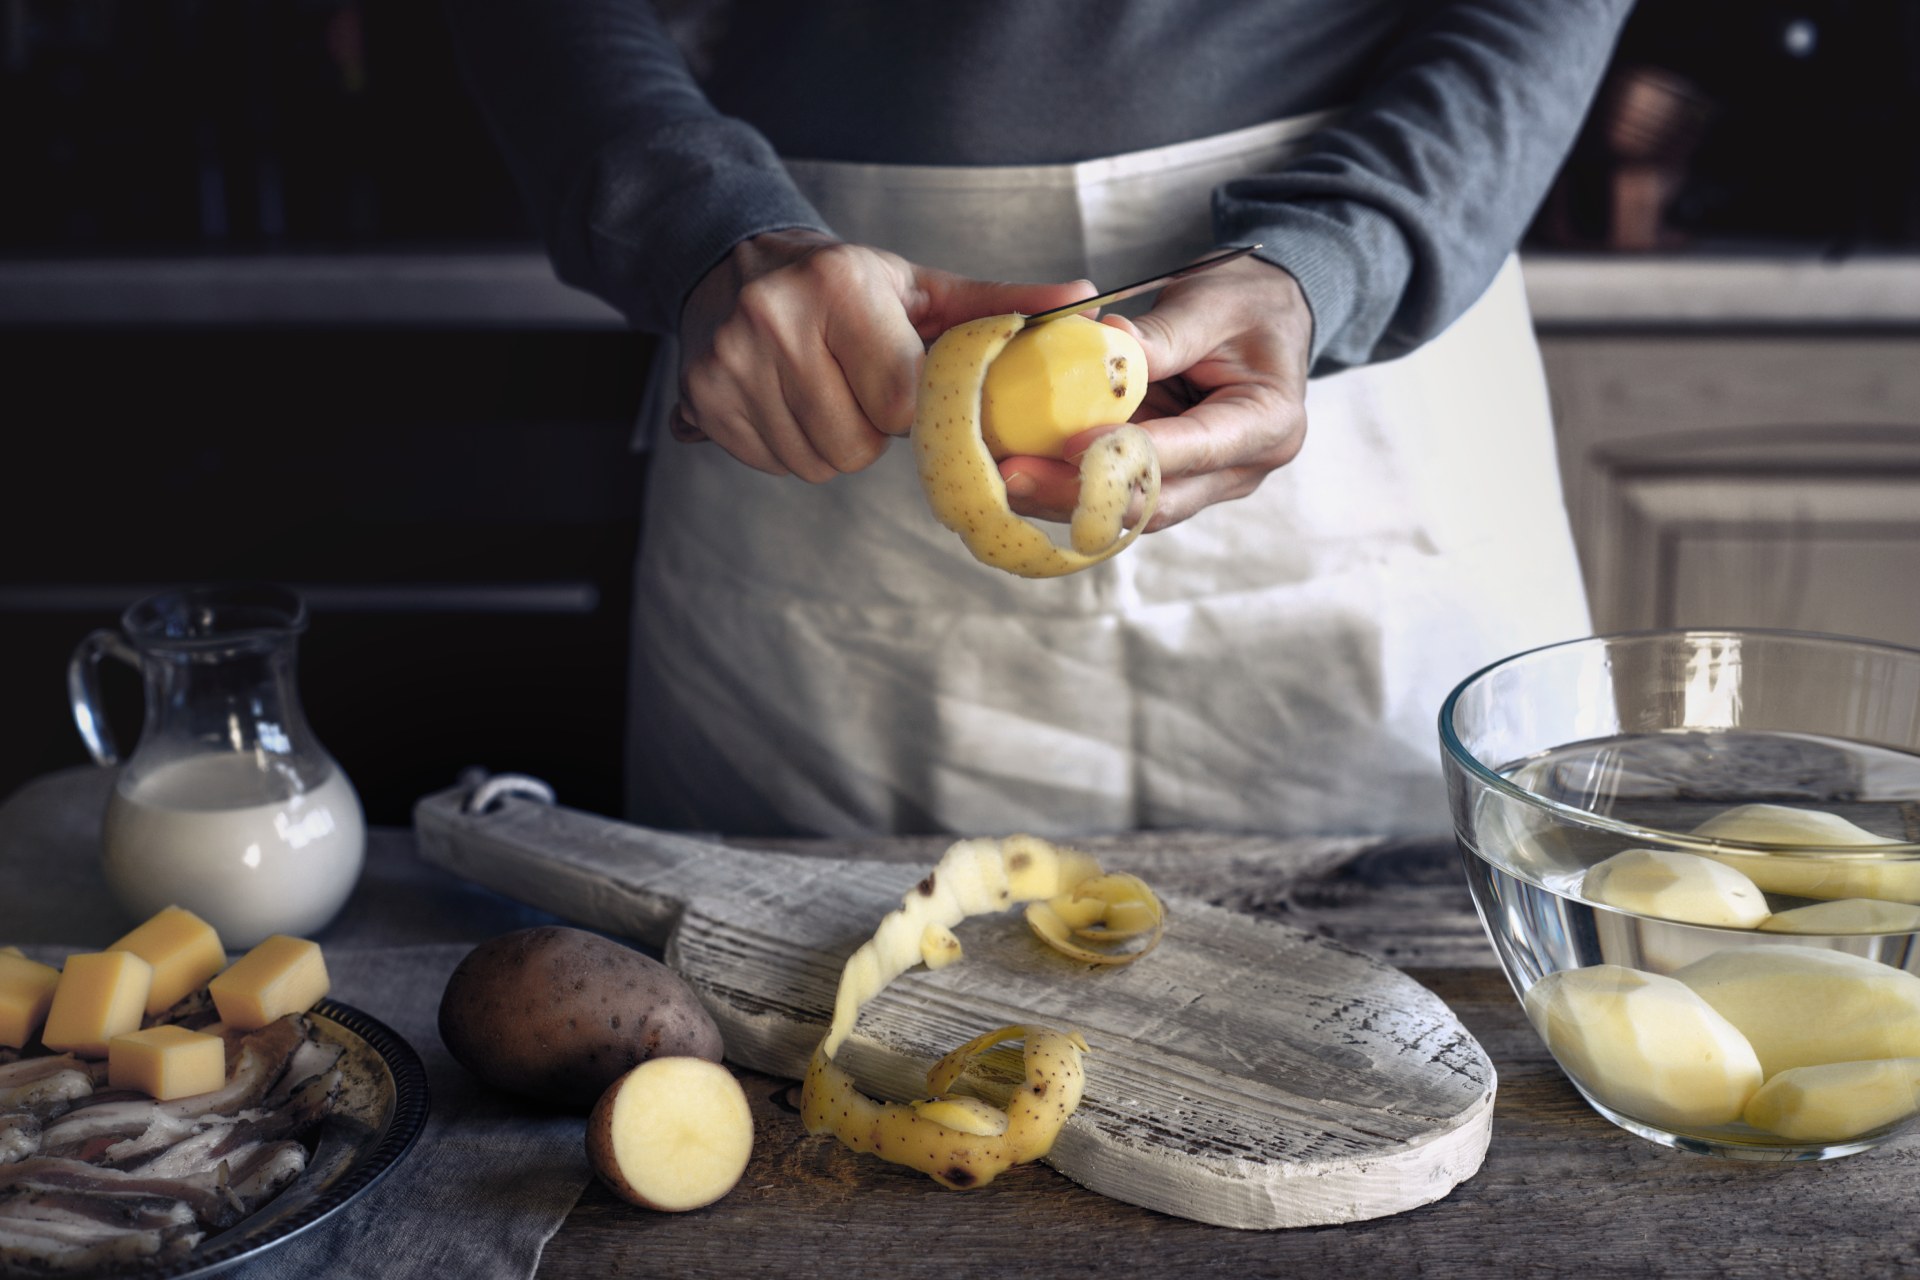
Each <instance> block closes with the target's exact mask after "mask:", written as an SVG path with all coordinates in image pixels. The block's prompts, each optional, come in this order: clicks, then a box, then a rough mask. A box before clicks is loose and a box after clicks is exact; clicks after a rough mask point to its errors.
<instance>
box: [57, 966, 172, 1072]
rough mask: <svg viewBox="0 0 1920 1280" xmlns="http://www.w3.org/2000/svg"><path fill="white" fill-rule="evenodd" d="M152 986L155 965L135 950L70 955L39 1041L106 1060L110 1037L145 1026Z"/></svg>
mask: <svg viewBox="0 0 1920 1280" xmlns="http://www.w3.org/2000/svg"><path fill="white" fill-rule="evenodd" d="M152 986H153V966H152V965H150V964H148V963H147V962H146V961H145V960H142V959H141V958H140V957H139V956H137V955H135V954H133V952H131V951H94V952H89V953H87V954H85V955H77V956H68V957H67V964H66V968H64V969H62V970H61V971H60V985H59V986H57V987H55V988H54V989H53V1006H52V1007H51V1008H49V1009H48V1010H47V1025H46V1027H45V1029H44V1030H42V1031H41V1033H40V1042H41V1043H42V1044H44V1045H46V1046H47V1048H49V1049H52V1050H54V1051H55V1052H56V1053H74V1054H78V1055H80V1056H81V1057H83V1058H104V1057H106V1056H107V1042H108V1041H110V1040H112V1039H113V1038H114V1037H115V1036H117V1035H122V1034H124V1033H126V1032H128V1031H138V1030H139V1029H140V1019H141V1017H142V1016H143V1015H144V1014H145V1013H146V1011H147V991H148V989H149V988H150V987H152Z"/></svg>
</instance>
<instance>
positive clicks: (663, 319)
mask: <svg viewBox="0 0 1920 1280" xmlns="http://www.w3.org/2000/svg"><path fill="white" fill-rule="evenodd" d="M446 12H447V16H448V22H449V25H450V27H451V29H452V33H453V38H454V45H455V50H456V53H457V54H458V56H459V58H460V61H461V65H462V67H463V69H464V71H465V74H466V77H467V81H468V84H469V87H470V88H471V90H472V92H473V95H474V97H475V100H476V101H477V102H478V103H479V104H480V109H481V112H482V114H484V115H485V116H486V118H487V121H488V124H489V125H490V126H491V127H492V129H493V132H494V135H495V137H496V138H497V139H498V140H499V142H500V145H501V148H502V151H503V153H504V154H505V156H506V158H507V164H508V166H509V168H511V169H512V171H513V175H514V178H515V180H516V181H517V182H518V184H519V186H520V190H521V193H522V195H523V197H524V198H525V200H526V204H527V207H528V209H529V210H530V211H531V213H532V216H533V219H534V222H535V229H536V230H537V231H538V233H539V234H540V237H541V239H542V240H543V242H544V243H545V244H546V246H547V251H548V253H549V255H550V256H551V257H552V259H553V263H554V269H555V271H556V272H558V274H559V276H560V278H561V279H563V280H565V281H567V282H568V283H570V284H573V285H577V286H579V287H580V288H583V289H586V290H589V291H590V292H593V293H595V294H598V295H599V296H600V297H602V298H605V299H606V300H607V301H608V302H611V303H612V304H613V305H614V306H616V307H618V308H619V309H620V310H621V311H622V312H623V313H624V314H625V315H626V317H627V319H628V320H629V321H630V322H631V323H632V324H633V325H634V326H635V327H637V328H640V329H644V330H647V331H648V332H652V333H671V332H673V331H674V329H675V328H677V327H678V324H679V318H680V307H681V304H682V303H683V302H684V301H685V299H686V295H687V293H688V292H689V291H690V290H691V289H692V288H693V286H694V285H695V284H697V283H698V282H699V280H700V277H701V276H703V275H705V274H706V273H707V271H708V270H709V269H710V268H711V267H712V266H713V265H714V264H715V263H717V262H719V261H720V259H721V258H722V257H724V256H725V255H726V253H727V251H728V250H729V249H731V248H732V247H733V246H734V245H736V244H738V243H739V242H740V241H742V240H745V239H747V238H748V237H749V236H755V235H759V234H760V233H762V232H765V231H777V230H782V229H787V228H794V227H805V228H810V229H812V230H819V231H824V230H825V229H826V227H825V224H824V223H823V222H822V221H821V219H820V215H819V214H818V213H817V212H815V211H814V209H813V207H812V206H811V205H810V204H809V203H808V202H807V200H806V198H805V197H804V196H802V195H801V194H800V192H799V191H798V190H796V189H795V188H794V185H793V183H792V181H791V179H789V177H788V176H787V172H786V170H785V169H784V168H783V167H782V166H781V164H780V161H779V159H778V157H776V156H775V154H774V152H773V148H772V147H771V146H770V145H768V143H767V141H766V139H765V138H763V137H762V136H761V135H760V134H759V132H758V131H756V130H754V129H753V128H751V127H749V126H748V125H746V124H744V123H742V122H741V121H739V120H734V119H730V118H728V117H726V116H723V115H721V114H720V113H719V112H718V111H716V110H715V109H714V108H713V106H712V105H711V104H710V103H709V102H708V101H707V98H706V95H705V94H703V93H702V92H701V91H700V88H699V86H698V85H697V84H695V82H694V78H693V75H692V73H691V71H689V70H688V68H687V65H686V61H685V59H684V58H683V57H682V56H681V53H680V50H679V48H678V46H677V45H675V43H674V41H673V39H672V37H671V35H670V34H669V33H668V32H667V30H666V28H665V27H664V26H663V25H662V24H661V22H660V21H659V18H658V17H657V15H656V14H655V13H654V11H653V8H652V6H651V5H650V4H647V3H644V2H643V0H635V2H633V3H624V4H572V3H556V2H555V0H446Z"/></svg>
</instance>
